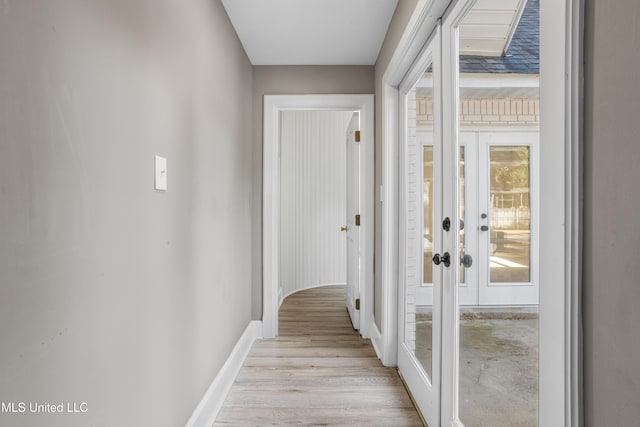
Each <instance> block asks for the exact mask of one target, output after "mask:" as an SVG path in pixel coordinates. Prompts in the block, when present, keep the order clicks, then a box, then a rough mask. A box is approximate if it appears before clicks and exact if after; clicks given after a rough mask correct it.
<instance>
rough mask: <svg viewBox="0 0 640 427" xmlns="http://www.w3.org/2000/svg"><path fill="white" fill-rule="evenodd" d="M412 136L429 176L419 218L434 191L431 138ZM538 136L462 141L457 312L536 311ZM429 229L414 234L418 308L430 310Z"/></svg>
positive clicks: (463, 135) (475, 134)
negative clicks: (419, 245)
mask: <svg viewBox="0 0 640 427" xmlns="http://www.w3.org/2000/svg"><path fill="white" fill-rule="evenodd" d="M417 134H418V145H419V146H421V147H422V149H421V150H420V151H421V155H422V157H421V162H420V163H421V164H423V165H424V167H423V171H424V172H423V175H424V176H426V178H425V179H423V180H422V188H421V192H422V194H423V198H424V201H425V202H424V206H423V210H424V209H428V200H429V199H430V197H431V196H432V193H433V185H434V183H433V179H432V178H431V177H430V176H428V175H429V173H428V171H429V170H430V169H429V168H430V166H429V163H430V162H431V161H432V160H431V158H430V156H432V150H433V137H432V133H431V132H429V131H424V130H422V131H421V130H418V132H417ZM538 135H539V133H538V131H537V130H530V131H526V132H523V131H518V130H509V129H508V130H502V131H494V132H487V131H468V130H467V131H463V132H460V133H459V156H460V159H459V161H460V163H459V175H460V179H459V194H460V201H459V205H460V208H459V211H460V217H459V220H461V222H460V226H461V230H460V243H459V244H460V260H461V264H460V267H459V272H458V274H459V281H460V283H459V289H458V301H459V304H460V305H461V306H465V307H478V308H481V307H501V306H509V307H513V306H535V305H537V304H538V277H537V276H538V275H537V271H538V268H537V267H538V250H537V249H538V235H537V230H538V217H539V216H538V204H539V201H538V199H539V197H538V184H537V183H538ZM428 216H429V215H427V218H428ZM423 218H424V216H423ZM432 227H433V226H432V224H431V220H430V219H426V220H424V219H423V224H422V227H421V230H420V231H419V232H421V233H422V234H423V236H424V256H423V257H422V258H421V259H420V262H421V263H422V265H421V271H423V276H422V283H421V286H420V287H419V288H418V292H417V296H416V300H417V304H418V305H419V306H420V305H427V306H428V305H431V304H432V303H433V283H432V265H431V264H432V260H431V257H432V256H433V251H432V249H431V242H430V241H429V239H428V237H429V236H430V234H431V233H432Z"/></svg>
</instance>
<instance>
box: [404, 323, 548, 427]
mask: <svg viewBox="0 0 640 427" xmlns="http://www.w3.org/2000/svg"><path fill="white" fill-rule="evenodd" d="M416 323H417V325H416V357H417V358H418V360H420V361H421V363H422V364H423V366H425V367H426V366H429V367H430V366H431V351H432V349H431V315H430V314H418V315H417V319H416ZM460 343H461V349H460V419H461V420H462V422H463V423H464V425H465V427H536V426H537V425H538V319H537V314H535V313H504V312H501V313H464V314H463V315H462V320H461V325H460ZM427 371H428V372H431V369H430V368H428V369H427Z"/></svg>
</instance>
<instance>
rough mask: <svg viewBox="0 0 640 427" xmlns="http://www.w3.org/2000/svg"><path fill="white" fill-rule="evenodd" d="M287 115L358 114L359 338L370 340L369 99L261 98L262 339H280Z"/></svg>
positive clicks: (371, 148) (371, 168) (371, 171)
mask: <svg viewBox="0 0 640 427" xmlns="http://www.w3.org/2000/svg"><path fill="white" fill-rule="evenodd" d="M288 110H334V111H359V112H360V123H361V141H360V147H361V148H360V150H361V156H360V177H359V189H360V191H359V193H360V200H361V203H360V217H361V225H360V252H361V268H360V271H361V275H360V277H361V278H360V281H361V284H362V285H361V287H360V317H361V324H360V334H361V335H362V336H363V337H364V338H369V337H370V335H369V334H370V333H371V331H372V330H374V329H375V328H373V327H372V325H373V304H372V302H373V243H374V216H373V212H374V188H373V187H374V150H375V147H374V143H373V141H374V140H373V133H374V130H373V129H374V126H373V116H374V103H373V95H265V97H264V141H263V143H264V147H263V210H262V215H263V230H262V238H263V241H262V245H263V248H262V269H263V273H262V274H263V275H262V280H263V287H262V289H263V295H262V301H263V306H262V309H263V313H262V319H263V336H264V337H265V338H273V337H275V336H277V335H278V309H279V306H280V303H281V297H280V295H279V294H278V288H279V280H280V278H279V235H280V232H279V222H280V212H279V206H280V194H279V191H280V144H279V141H280V112H281V111H288Z"/></svg>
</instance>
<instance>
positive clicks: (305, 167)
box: [280, 111, 353, 298]
mask: <svg viewBox="0 0 640 427" xmlns="http://www.w3.org/2000/svg"><path fill="white" fill-rule="evenodd" d="M352 114H353V113H352V112H344V111H287V112H283V113H282V118H281V141H280V144H281V147H280V149H281V154H280V156H281V159H280V162H281V166H280V167H281V172H280V173H281V181H280V182H281V183H280V186H281V188H280V194H281V196H280V212H281V216H280V287H281V298H284V297H286V296H287V295H289V294H291V293H293V292H296V291H299V290H302V289H307V288H311V287H315V286H321V285H327V284H338V283H341V284H342V283H345V282H346V271H347V267H346V235H345V233H343V232H341V231H340V227H341V226H344V225H345V224H346V199H347V193H346V185H347V184H346V180H347V173H346V172H347V164H346V129H347V126H348V125H349V120H350V119H351V116H352Z"/></svg>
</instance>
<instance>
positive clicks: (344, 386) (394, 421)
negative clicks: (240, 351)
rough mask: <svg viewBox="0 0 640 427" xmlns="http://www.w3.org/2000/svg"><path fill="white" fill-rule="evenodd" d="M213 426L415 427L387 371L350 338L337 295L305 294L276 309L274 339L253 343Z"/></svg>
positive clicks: (333, 291)
mask: <svg viewBox="0 0 640 427" xmlns="http://www.w3.org/2000/svg"><path fill="white" fill-rule="evenodd" d="M214 425H216V426H294V425H306V426H309V425H313V426H346V425H348V426H394V427H396V426H398V427H399V426H422V423H421V421H420V418H419V416H418V414H417V412H416V410H415V408H414V406H413V404H412V402H411V400H410V399H409V396H408V394H407V392H406V390H405V388H404V386H403V385H402V382H401V380H400V378H399V376H398V373H397V371H396V370H395V369H394V368H385V367H384V366H382V364H381V363H380V361H379V360H378V358H377V357H376V354H375V351H374V350H373V347H372V345H371V343H370V341H368V340H363V339H362V338H360V335H359V334H358V332H356V331H354V330H353V327H352V326H351V321H350V319H349V315H348V313H347V308H346V306H345V302H344V288H343V287H336V286H328V287H322V288H315V289H309V290H306V291H302V292H299V293H297V294H294V295H292V296H290V297H288V298H287V299H286V300H285V301H284V303H283V304H282V307H281V308H280V336H279V337H277V338H275V339H271V340H260V341H257V342H256V343H255V344H254V345H253V347H252V349H251V352H250V353H249V356H248V357H247V360H246V361H245V364H244V366H243V367H242V369H241V370H240V373H239V375H238V377H237V379H236V382H235V383H234V385H233V387H232V389H231V392H230V393H229V396H228V397H227V400H226V401H225V404H224V406H223V408H222V410H221V411H220V413H219V415H218V418H217V419H216V422H215V424H214Z"/></svg>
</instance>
